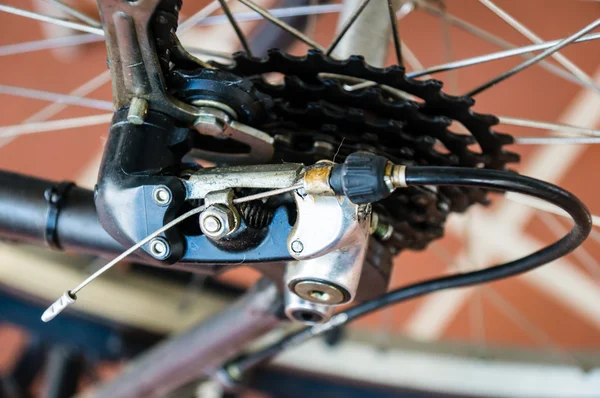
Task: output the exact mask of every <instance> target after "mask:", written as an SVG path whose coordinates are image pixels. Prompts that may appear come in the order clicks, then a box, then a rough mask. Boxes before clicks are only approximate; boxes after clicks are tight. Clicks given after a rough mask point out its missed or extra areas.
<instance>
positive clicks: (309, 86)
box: [213, 50, 519, 252]
mask: <svg viewBox="0 0 600 398" xmlns="http://www.w3.org/2000/svg"><path fill="white" fill-rule="evenodd" d="M233 61H234V62H233V63H232V64H230V65H225V64H220V63H217V62H214V63H213V66H216V67H217V68H219V69H221V70H226V71H228V72H231V73H234V74H236V75H238V76H240V77H244V78H247V79H250V80H251V81H252V82H253V83H254V85H255V86H256V88H257V89H258V90H259V91H261V92H263V93H264V94H267V95H269V96H271V97H272V98H273V99H274V101H275V107H274V109H273V113H274V115H275V121H273V122H271V123H269V124H266V125H262V126H260V128H261V129H262V130H263V131H265V132H267V133H269V134H271V135H272V136H274V137H275V138H276V156H277V157H278V158H277V159H275V161H278V160H284V161H298V162H304V163H307V164H308V163H312V162H315V161H317V160H320V159H324V158H329V159H332V158H333V157H334V156H335V157H336V160H338V161H343V159H344V158H345V156H347V155H348V154H350V153H352V152H354V151H356V150H367V151H371V152H374V153H378V154H381V155H383V156H386V157H388V158H389V159H390V160H392V161H394V162H398V163H402V164H407V165H411V164H419V165H447V166H463V167H483V168H491V169H504V168H505V167H506V165H507V164H508V163H512V162H517V161H518V160H519V157H518V155H517V154H515V153H512V152H510V151H506V150H505V149H504V146H506V145H508V144H511V143H512V142H513V139H512V137H511V136H510V135H506V134H502V133H498V132H495V131H494V130H493V129H492V126H494V125H495V124H497V123H498V119H497V118H496V117H494V116H491V115H483V114H479V113H475V112H473V111H472V110H471V107H472V106H473V104H474V101H473V99H472V98H470V97H464V96H463V97H453V96H449V95H447V94H444V93H443V92H442V91H441V88H442V83H441V82H440V81H437V80H432V79H430V80H422V81H421V80H415V79H410V78H407V77H406V75H405V73H404V69H403V68H402V67H400V66H392V67H389V68H384V69H382V68H375V67H372V66H370V65H368V64H367V63H365V61H364V59H363V58H362V57H359V56H352V57H350V58H349V59H348V60H345V61H336V60H333V59H331V58H330V57H327V56H325V55H324V54H322V53H321V52H320V51H317V50H310V51H309V52H308V54H307V55H306V56H303V57H296V56H292V55H289V54H286V53H284V52H282V51H280V50H271V51H269V53H268V55H267V56H266V57H264V58H253V57H250V56H248V55H247V54H246V53H236V54H234V56H233ZM274 72H275V73H281V74H283V75H284V84H279V85H273V84H269V83H267V82H266V81H265V80H264V79H263V78H262V76H263V75H264V74H268V73H274ZM322 73H328V74H334V75H341V76H348V77H353V78H360V79H364V80H370V81H374V82H376V83H378V86H375V87H372V88H368V89H365V90H362V91H358V92H349V91H347V90H345V89H344V87H343V83H342V82H341V81H340V80H339V79H333V78H323V77H320V76H321V74H322ZM382 86H388V87H391V88H394V89H397V90H400V91H402V92H405V93H408V94H410V95H412V96H415V97H417V98H419V99H420V101H412V100H407V99H403V98H390V95H389V94H387V92H386V91H384V90H383V89H382ZM453 121H457V122H459V123H460V124H462V125H463V126H464V127H465V129H467V130H468V131H469V132H470V133H471V134H470V135H466V134H457V133H454V132H452V131H451V130H450V126H451V125H452V123H453ZM440 144H441V145H442V146H443V147H445V150H440V149H438V148H439V146H440ZM473 145H478V146H479V148H480V152H476V151H474V150H472V149H470V148H469V147H470V146H473ZM474 203H481V204H487V203H488V200H487V198H486V192H485V191H483V190H480V189H467V188H449V187H442V188H439V189H434V188H431V189H423V188H407V189H403V190H399V191H397V192H396V193H395V194H394V195H392V196H391V197H390V198H388V199H386V200H384V201H381V202H380V203H378V204H376V205H375V208H376V211H377V212H378V213H380V217H381V219H382V220H383V221H384V222H387V223H390V224H391V225H392V226H393V227H394V233H393V234H392V237H391V238H390V240H389V241H388V242H386V245H389V246H391V248H392V251H393V252H398V251H400V250H402V249H413V250H420V249H424V248H425V247H426V246H427V244H428V243H429V242H431V241H432V240H434V239H437V238H440V237H441V236H442V235H443V230H444V223H445V221H446V218H447V216H448V214H449V213H450V212H451V211H454V212H462V211H465V210H466V209H467V208H468V207H469V206H470V205H472V204H474Z"/></svg>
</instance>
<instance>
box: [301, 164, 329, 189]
mask: <svg viewBox="0 0 600 398" xmlns="http://www.w3.org/2000/svg"><path fill="white" fill-rule="evenodd" d="M334 164H335V163H333V162H330V161H327V160H325V161H319V162H317V163H316V164H315V165H313V166H310V167H307V168H306V170H305V172H304V178H303V180H302V182H303V183H304V190H305V191H306V193H308V194H311V195H330V196H333V195H334V192H333V190H332V189H331V186H330V185H329V176H330V175H331V169H332V168H333V165H334Z"/></svg>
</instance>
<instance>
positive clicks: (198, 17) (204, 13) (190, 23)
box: [177, 0, 221, 33]
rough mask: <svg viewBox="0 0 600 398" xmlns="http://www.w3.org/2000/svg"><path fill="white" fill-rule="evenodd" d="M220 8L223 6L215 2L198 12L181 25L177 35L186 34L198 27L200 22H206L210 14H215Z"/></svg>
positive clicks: (216, 0) (215, 0)
mask: <svg viewBox="0 0 600 398" xmlns="http://www.w3.org/2000/svg"><path fill="white" fill-rule="evenodd" d="M220 8H221V4H219V1H218V0H213V1H212V2H211V3H209V4H208V5H207V6H205V7H204V8H203V9H201V10H200V11H198V12H197V13H195V14H194V15H192V16H191V17H189V18H188V19H186V20H185V21H183V22H182V23H180V24H179V27H178V28H177V33H185V32H186V31H188V30H190V29H191V28H193V27H194V26H196V24H198V23H199V22H200V21H202V20H204V19H205V18H206V17H208V16H210V14H212V13H214V12H215V11H217V10H218V9H220Z"/></svg>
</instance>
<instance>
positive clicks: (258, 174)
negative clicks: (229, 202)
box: [184, 163, 304, 199]
mask: <svg viewBox="0 0 600 398" xmlns="http://www.w3.org/2000/svg"><path fill="white" fill-rule="evenodd" d="M303 170H304V165H302V164H300V163H284V164H262V165H255V166H231V167H213V168H207V169H201V170H199V171H197V172H196V173H194V174H192V176H191V177H190V178H189V180H187V181H184V183H185V186H186V190H187V196H186V199H203V198H204V197H205V196H206V195H207V194H208V193H210V192H214V191H221V190H223V189H228V188H287V187H290V186H292V185H294V183H295V182H296V181H297V180H298V178H299V177H300V176H301V175H302V171H303Z"/></svg>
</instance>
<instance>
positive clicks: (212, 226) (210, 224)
mask: <svg viewBox="0 0 600 398" xmlns="http://www.w3.org/2000/svg"><path fill="white" fill-rule="evenodd" d="M203 225H204V229H206V230H207V231H208V232H212V233H216V232H218V231H219V230H220V229H221V221H219V219H218V218H217V217H215V216H213V215H209V216H208V217H206V218H205V219H204V222H203Z"/></svg>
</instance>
